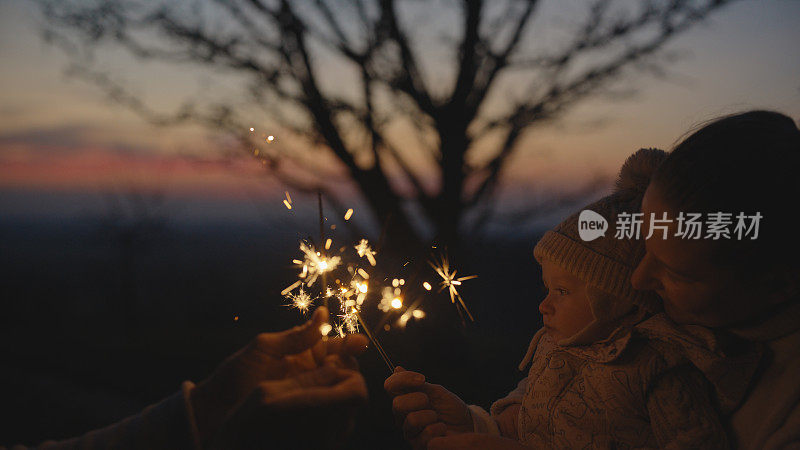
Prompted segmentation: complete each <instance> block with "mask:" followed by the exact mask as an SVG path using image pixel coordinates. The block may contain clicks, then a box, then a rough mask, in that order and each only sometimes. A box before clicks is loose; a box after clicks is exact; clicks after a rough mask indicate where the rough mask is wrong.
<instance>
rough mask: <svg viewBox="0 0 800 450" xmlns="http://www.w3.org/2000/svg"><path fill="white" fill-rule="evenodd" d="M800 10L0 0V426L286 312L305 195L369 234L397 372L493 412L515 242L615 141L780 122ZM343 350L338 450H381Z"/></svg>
mask: <svg viewBox="0 0 800 450" xmlns="http://www.w3.org/2000/svg"><path fill="white" fill-rule="evenodd" d="M798 19H800V3H798V2H796V1H792V0H768V1H756V0H738V1H719V0H717V1H708V0H706V1H702V0H696V1H688V0H686V1H682V0H670V1H661V0H652V1H577V0H575V1H572V0H571V1H554V0H550V1H547V0H542V1H538V2H537V1H527V0H525V1H521V0H508V1H496V2H495V1H493V2H488V1H484V2H480V1H457V0H431V1H413V0H407V1H400V0H398V1H390V0H380V1H378V0H374V1H371V0H357V1H352V0H348V1H344V0H314V1H311V0H301V1H292V2H289V1H277V0H248V1H244V0H196V1H195V0H185V1H134V0H102V1H101V0H85V1H80V0H71V1H70V0H67V1H47V0H41V1H34V0H28V1H24V0H0V36H1V38H0V59H2V61H3V64H2V67H0V299H2V310H0V398H2V399H3V401H2V404H3V405H4V407H5V409H6V411H13V413H14V414H13V415H11V416H9V417H6V418H5V419H4V420H3V421H2V422H0V444H6V445H8V444H12V443H27V444H35V443H37V442H40V441H42V440H44V439H58V438H65V437H69V436H75V435H79V434H82V433H83V432H85V431H88V430H90V429H93V428H96V427H100V426H103V425H106V424H108V423H111V422H113V421H115V420H118V419H120V418H122V417H125V416H126V415H129V414H132V413H134V412H137V411H139V410H140V409H141V408H143V407H144V406H146V405H148V404H150V403H153V402H156V401H158V400H159V399H161V398H163V397H165V396H167V395H169V394H170V393H172V392H174V391H176V390H177V389H178V388H179V386H180V383H181V381H183V380H186V379H189V380H193V381H199V380H201V379H202V378H204V377H205V376H207V375H208V374H209V373H210V371H211V370H213V368H214V367H215V366H216V365H217V364H218V363H219V362H220V361H221V360H222V359H223V358H224V357H225V356H227V355H228V354H230V353H231V352H233V351H235V350H236V349H237V348H239V347H240V346H242V345H243V344H244V343H246V342H247V341H248V340H249V339H251V338H252V336H254V335H255V334H256V333H258V332H260V331H270V330H278V329H283V328H286V327H289V326H292V325H295V324H297V323H299V322H301V321H302V318H303V316H302V314H301V313H300V312H298V311H297V310H293V309H290V308H286V306H285V305H286V303H287V302H288V300H286V299H285V298H283V297H282V295H281V292H282V291H283V290H284V289H285V288H286V287H287V286H288V285H290V284H291V283H292V282H294V281H295V280H297V273H298V272H297V267H295V266H294V265H293V264H292V262H291V261H292V260H293V259H296V258H298V257H299V256H301V255H300V252H299V250H298V243H299V241H300V240H302V239H308V240H310V241H312V242H315V243H318V242H319V235H320V231H319V229H320V223H319V210H318V204H317V201H318V195H319V196H321V198H322V200H323V209H324V216H325V223H324V228H325V230H326V237H331V238H332V239H333V241H334V248H338V247H340V246H342V247H345V248H347V247H348V246H352V245H353V244H354V243H356V242H358V240H360V239H361V238H366V239H369V240H370V242H371V243H372V244H373V246H374V247H375V249H376V250H378V265H377V267H375V268H374V269H373V270H374V274H373V279H386V280H391V279H392V278H394V277H398V278H400V277H403V278H405V279H407V280H408V285H409V287H408V289H407V292H406V293H405V294H404V295H406V305H405V306H404V308H405V307H407V306H409V304H411V303H412V302H411V300H412V299H413V300H414V301H418V302H417V303H416V304H417V307H419V308H420V309H422V310H424V311H425V312H426V316H425V317H424V318H422V319H412V320H409V321H407V323H405V322H402V321H400V319H401V315H402V312H403V311H404V309H401V310H398V311H389V312H388V313H386V314H384V313H383V312H381V311H379V310H378V309H377V308H376V307H375V305H376V304H377V302H378V301H379V299H380V295H379V294H378V292H377V289H375V292H373V291H372V289H373V288H371V294H370V295H371V296H370V297H369V298H368V300H367V302H366V303H365V306H364V308H365V309H364V315H365V319H367V322H368V323H369V324H370V325H371V326H372V327H373V328H375V330H374V331H375V332H376V334H377V336H378V338H379V339H380V341H381V343H382V344H383V347H384V348H385V349H386V351H387V353H389V355H390V356H391V357H392V358H393V360H394V362H395V363H397V364H401V365H403V366H404V367H406V368H408V369H413V370H417V371H421V372H423V373H425V374H426V375H427V376H428V379H429V380H430V381H432V382H435V383H439V384H443V385H445V386H446V387H448V388H450V389H451V390H453V391H454V392H456V393H458V394H459V395H461V396H462V398H464V399H465V400H466V401H467V402H468V403H476V404H480V405H482V406H484V407H488V406H489V404H490V402H491V401H492V400H494V399H497V398H499V397H501V396H502V395H504V394H505V393H506V392H508V391H509V390H510V389H511V388H513V387H514V385H515V383H516V382H517V381H518V380H519V379H520V378H521V376H522V375H521V374H520V373H519V372H518V371H517V370H516V365H517V363H518V361H519V360H520V359H521V357H522V356H523V354H524V352H525V349H526V348H527V344H528V340H529V339H530V337H531V336H532V335H533V333H534V332H535V331H536V329H537V328H538V326H539V324H540V317H539V313H538V311H537V304H538V301H539V299H540V298H541V297H542V295H541V286H540V282H539V269H538V267H537V265H536V264H535V262H534V261H533V258H532V256H531V251H532V248H533V245H534V244H535V242H536V239H537V237H538V236H539V235H541V233H542V232H543V231H544V230H546V229H547V228H548V227H551V226H552V225H554V224H555V223H557V222H558V221H559V220H560V219H562V218H563V217H565V215H566V214H568V213H570V212H572V211H573V210H576V209H579V208H580V206H582V204H584V203H586V202H589V201H591V200H593V199H595V198H597V197H599V196H601V195H604V194H605V193H607V192H608V191H609V189H610V187H611V186H612V185H613V180H614V177H615V174H616V171H617V170H618V168H619V167H620V166H621V164H622V162H623V161H624V160H625V158H626V157H627V156H628V155H630V154H631V153H632V152H634V151H635V150H636V149H638V148H641V147H659V148H663V149H667V150H668V149H670V148H671V147H672V145H673V144H675V143H676V141H678V140H679V139H680V137H681V136H682V135H683V134H684V133H686V132H687V131H689V130H691V129H692V128H693V127H694V126H696V125H697V124H700V123H702V122H704V121H707V120H710V119H712V118H714V117H717V116H720V115H724V114H729V113H733V112H737V111H741V110H746V109H752V108H765V109H774V110H777V111H780V112H783V113H785V114H788V115H790V116H792V117H795V118H796V117H798V116H800V76H799V75H800V59H798V58H797V49H796V43H797V42H799V41H800V32H799V31H798V29H797V26H796V25H797V23H798ZM289 197H290V198H291V200H290V201H291V205H292V208H291V209H287V207H286V206H285V204H284V200H288V198H289ZM348 209H353V210H354V211H355V212H354V214H353V216H352V218H350V220H344V215H345V211H347V210H348ZM334 228H335V229H334ZM444 249H446V252H447V254H448V255H449V256H450V262H451V265H452V266H453V268H455V269H457V270H458V273H459V276H461V275H473V274H475V275H478V278H477V279H474V280H469V281H466V282H464V284H463V286H461V288H460V289H459V290H460V292H461V293H462V294H463V296H464V299H465V302H466V303H467V305H468V306H469V308H470V310H471V312H472V314H473V315H474V316H475V319H476V320H475V322H474V323H472V322H469V321H467V322H466V323H465V322H462V320H461V319H460V317H459V314H458V313H457V310H456V307H455V306H454V305H453V304H451V303H450V301H449V298H448V297H447V294H446V292H444V293H439V294H437V293H436V289H434V290H433V291H431V292H425V291H424V290H422V289H420V287H419V286H420V283H421V282H422V281H423V280H428V281H431V283H432V284H436V278H435V277H436V275H435V274H433V273H432V272H431V269H430V267H429V266H428V265H427V261H428V259H429V258H430V257H431V255H433V254H441V253H442V252H444V251H445V250H444ZM412 284H413V287H412ZM401 322H402V323H401ZM384 324H385V325H387V326H388V329H387V328H385V327H383V325H384ZM361 364H362V366H363V370H364V374H365V377H366V378H367V380H368V383H369V385H370V386H369V387H370V394H371V401H370V404H369V406H368V407H367V408H366V409H365V410H364V411H363V412H362V413H361V417H360V421H359V423H358V426H357V428H356V431H355V433H354V435H353V437H352V440H351V442H349V443H348V447H349V448H404V447H403V446H404V444H403V441H402V437H401V435H400V433H399V431H398V430H397V429H396V427H395V425H394V423H393V419H392V417H391V412H390V402H389V399H388V398H387V397H386V395H385V394H384V393H383V391H382V383H383V379H384V378H385V377H386V376H387V375H388V372H387V369H386V367H385V366H384V365H383V363H382V362H381V360H380V358H379V357H378V355H377V354H376V353H375V352H374V350H370V351H368V352H367V353H366V354H365V355H364V356H363V357H362V360H361Z"/></svg>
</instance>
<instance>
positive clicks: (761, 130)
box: [652, 111, 800, 270]
mask: <svg viewBox="0 0 800 450" xmlns="http://www.w3.org/2000/svg"><path fill="white" fill-rule="evenodd" d="M652 183H653V185H655V186H656V187H657V188H658V192H659V193H660V195H661V196H662V198H663V199H664V201H666V202H667V204H668V205H669V206H670V207H671V208H673V209H674V210H675V212H678V211H683V212H687V213H688V212H701V213H711V212H726V213H728V212H729V213H732V214H733V220H734V224H735V222H736V219H735V217H736V215H737V214H738V213H739V212H744V213H745V214H748V215H752V214H755V213H757V212H758V213H761V215H762V216H763V218H762V219H761V221H760V227H759V228H760V229H759V236H758V239H756V240H750V239H749V238H747V239H746V240H741V241H739V240H737V239H736V238H735V236H732V239H723V240H720V241H717V242H716V245H715V246H714V247H715V249H716V250H717V251H715V253H716V254H715V255H714V256H715V257H716V259H717V260H718V261H720V262H722V261H725V262H729V263H732V264H733V265H734V266H735V267H739V268H744V267H745V266H749V265H750V264H747V263H748V262H751V261H754V260H753V258H756V259H755V261H757V263H758V264H759V265H760V267H761V269H762V270H770V269H772V268H778V267H786V266H787V265H791V266H792V267H798V263H797V261H798V259H800V254H799V253H798V252H799V251H800V245H798V243H799V242H800V230H799V229H797V228H798V227H797V225H796V224H794V223H792V222H793V221H795V220H797V217H798V215H797V214H796V213H795V211H794V210H795V209H796V208H797V207H798V206H797V205H800V202H798V196H800V130H798V128H797V126H796V125H795V123H794V121H793V120H792V119H791V118H789V117H787V116H785V115H783V114H780V113H777V112H772V111H748V112H744V113H740V114H735V115H731V116H726V117H722V118H719V119H715V120H713V121H711V122H710V123H707V124H705V125H703V126H702V127H701V128H699V129H697V130H696V131H694V132H693V133H692V134H691V135H690V136H689V137H687V138H686V139H684V140H683V141H682V142H680V143H679V144H678V145H677V146H676V147H675V148H674V149H673V150H672V152H671V153H670V155H669V157H667V159H666V160H665V161H664V162H663V164H662V165H661V166H660V167H659V168H658V170H657V171H656V173H655V174H654V175H653V179H652ZM742 263H745V264H742Z"/></svg>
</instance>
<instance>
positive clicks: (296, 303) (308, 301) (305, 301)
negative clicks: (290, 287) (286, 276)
mask: <svg viewBox="0 0 800 450" xmlns="http://www.w3.org/2000/svg"><path fill="white" fill-rule="evenodd" d="M285 297H286V298H288V299H289V300H291V303H289V304H288V305H286V306H288V307H290V308H297V309H299V310H300V312H302V313H303V314H305V313H307V312H308V309H309V308H311V306H313V305H314V299H313V298H311V296H310V295H309V294H308V292H306V291H304V290H303V288H300V291H298V292H297V294H294V293H291V292H289V293H288V294H286V295H285ZM329 331H330V330H329Z"/></svg>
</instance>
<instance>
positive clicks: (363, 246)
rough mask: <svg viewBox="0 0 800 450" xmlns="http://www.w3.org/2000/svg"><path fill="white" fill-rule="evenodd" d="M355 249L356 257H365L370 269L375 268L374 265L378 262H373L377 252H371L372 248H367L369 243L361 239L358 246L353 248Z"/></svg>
mask: <svg viewBox="0 0 800 450" xmlns="http://www.w3.org/2000/svg"><path fill="white" fill-rule="evenodd" d="M355 249H356V252H357V253H358V256H360V257H362V258H363V257H366V258H367V261H369V264H370V265H371V266H372V267H375V265H376V264H378V262H377V261H376V260H375V255H376V254H377V252H376V251H374V250H372V248H371V247H370V246H369V241H367V240H366V239H362V240H361V242H359V243H358V245H356V246H355Z"/></svg>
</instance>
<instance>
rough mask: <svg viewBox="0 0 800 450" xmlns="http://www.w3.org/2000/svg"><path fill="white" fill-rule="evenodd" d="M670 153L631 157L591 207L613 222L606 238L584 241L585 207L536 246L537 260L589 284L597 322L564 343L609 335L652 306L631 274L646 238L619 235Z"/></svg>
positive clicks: (643, 153) (647, 152) (653, 151)
mask: <svg viewBox="0 0 800 450" xmlns="http://www.w3.org/2000/svg"><path fill="white" fill-rule="evenodd" d="M666 157H667V153H666V152H664V151H663V150H658V149H641V150H639V151H637V152H636V153H634V154H633V155H631V156H629V157H628V159H627V160H626V161H625V164H623V166H622V169H620V172H619V176H618V178H617V182H616V185H615V188H614V191H613V193H612V194H611V195H608V196H606V197H603V198H601V199H600V200H598V201H596V202H594V203H592V204H590V205H588V206H586V207H585V208H583V209H582V210H587V209H588V210H592V211H594V212H596V213H598V214H600V215H601V216H603V217H604V218H605V219H606V220H607V221H608V230H607V231H606V233H605V235H604V236H600V237H598V238H597V239H594V240H592V241H589V242H587V241H584V240H583V239H581V238H580V235H579V233H578V218H579V216H580V211H578V212H576V213H575V214H572V215H571V216H569V217H568V218H567V219H566V220H564V221H563V222H561V223H560V224H558V225H557V226H556V227H555V228H554V229H553V230H551V231H548V232H546V233H545V234H544V236H543V237H542V239H541V240H540V241H539V242H538V243H537V244H536V247H535V248H534V250H533V255H534V257H535V258H536V260H537V261H539V262H541V261H542V260H543V259H548V260H551V261H553V262H555V263H556V264H558V265H559V266H560V267H562V268H563V269H565V270H567V271H569V272H570V273H571V274H573V275H575V276H576V277H577V278H579V279H581V280H583V281H584V282H586V284H587V295H588V297H589V305H590V306H591V308H592V314H593V315H594V321H593V322H591V323H590V324H589V325H587V326H586V328H584V329H583V330H581V331H580V332H578V333H577V334H575V335H573V336H571V337H569V338H567V339H563V340H561V341H559V342H558V344H559V345H586V344H589V343H592V342H596V341H598V340H602V339H605V338H606V337H608V334H609V333H610V332H611V331H612V330H613V329H614V328H616V327H617V326H618V325H619V324H620V319H621V318H623V317H624V316H625V315H627V314H629V313H631V312H632V311H633V310H634V309H635V308H636V306H637V305H638V306H640V307H642V308H650V307H652V304H653V294H652V293H646V292H643V291H636V290H634V289H633V286H631V281H630V280H631V274H632V273H633V270H634V269H635V268H636V265H637V264H638V262H639V260H640V259H641V258H642V256H643V255H644V239H641V238H640V239H628V238H625V239H618V238H617V237H616V236H615V234H616V230H615V226H616V223H617V216H618V215H619V214H620V213H631V214H632V213H638V212H639V211H640V207H641V203H642V197H643V196H644V191H645V190H646V189H647V185H648V184H649V182H650V177H651V176H652V174H653V172H655V170H656V168H657V167H658V165H659V164H660V163H661V162H662V161H663V160H664V158H666Z"/></svg>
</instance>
